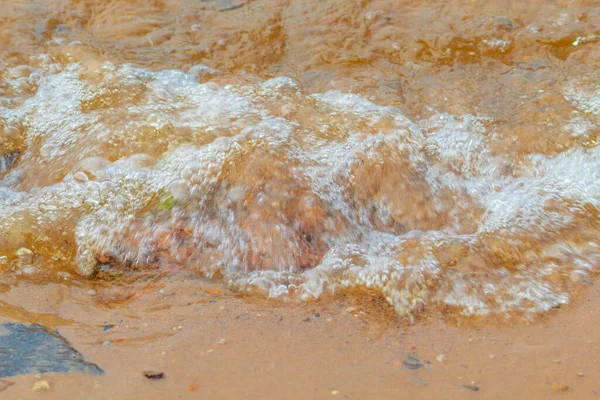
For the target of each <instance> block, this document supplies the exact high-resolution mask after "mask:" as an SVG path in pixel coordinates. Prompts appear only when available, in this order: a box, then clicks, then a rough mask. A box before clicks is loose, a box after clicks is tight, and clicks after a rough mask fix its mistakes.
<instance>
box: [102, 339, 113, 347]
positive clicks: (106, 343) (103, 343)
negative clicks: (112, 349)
mask: <svg viewBox="0 0 600 400" xmlns="http://www.w3.org/2000/svg"><path fill="white" fill-rule="evenodd" d="M102 346H112V342H111V341H110V340H105V341H104V342H102Z"/></svg>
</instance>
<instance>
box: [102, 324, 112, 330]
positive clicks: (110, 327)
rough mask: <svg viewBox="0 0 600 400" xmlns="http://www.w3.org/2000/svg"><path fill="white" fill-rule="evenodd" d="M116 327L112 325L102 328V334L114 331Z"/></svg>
mask: <svg viewBox="0 0 600 400" xmlns="http://www.w3.org/2000/svg"><path fill="white" fill-rule="evenodd" d="M114 327H115V326H114V325H111V324H109V325H104V327H103V328H102V332H106V331H108V330H110V329H112V328H114Z"/></svg>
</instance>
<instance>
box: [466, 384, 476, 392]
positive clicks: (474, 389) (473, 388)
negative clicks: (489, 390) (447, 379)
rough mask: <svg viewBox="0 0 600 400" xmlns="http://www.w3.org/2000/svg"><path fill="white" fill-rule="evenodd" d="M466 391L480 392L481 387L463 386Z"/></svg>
mask: <svg viewBox="0 0 600 400" xmlns="http://www.w3.org/2000/svg"><path fill="white" fill-rule="evenodd" d="M463 387H464V388H465V389H469V390H472V391H474V392H479V387H478V386H475V385H463Z"/></svg>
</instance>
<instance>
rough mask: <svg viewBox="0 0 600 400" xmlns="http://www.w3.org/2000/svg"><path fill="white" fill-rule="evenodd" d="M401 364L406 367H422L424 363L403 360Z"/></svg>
mask: <svg viewBox="0 0 600 400" xmlns="http://www.w3.org/2000/svg"><path fill="white" fill-rule="evenodd" d="M402 365H404V367H405V368H407V369H421V368H423V367H424V365H423V364H421V363H415V362H407V361H403V362H402Z"/></svg>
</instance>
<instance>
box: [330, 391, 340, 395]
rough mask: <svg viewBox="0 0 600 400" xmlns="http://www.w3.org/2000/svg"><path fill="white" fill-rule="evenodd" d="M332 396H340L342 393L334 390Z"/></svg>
mask: <svg viewBox="0 0 600 400" xmlns="http://www.w3.org/2000/svg"><path fill="white" fill-rule="evenodd" d="M331 394H332V395H333V396H337V395H338V394H340V391H339V390H332V391H331Z"/></svg>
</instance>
